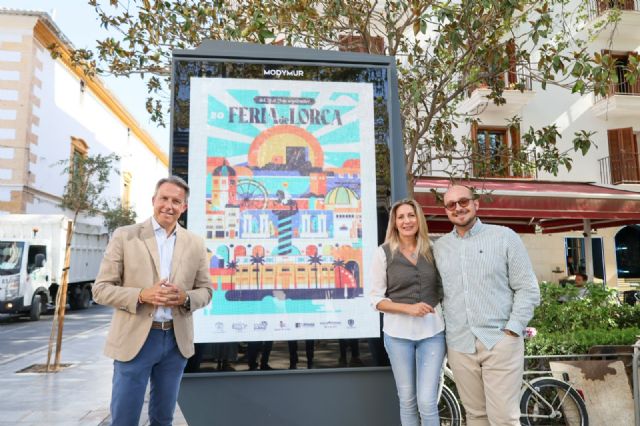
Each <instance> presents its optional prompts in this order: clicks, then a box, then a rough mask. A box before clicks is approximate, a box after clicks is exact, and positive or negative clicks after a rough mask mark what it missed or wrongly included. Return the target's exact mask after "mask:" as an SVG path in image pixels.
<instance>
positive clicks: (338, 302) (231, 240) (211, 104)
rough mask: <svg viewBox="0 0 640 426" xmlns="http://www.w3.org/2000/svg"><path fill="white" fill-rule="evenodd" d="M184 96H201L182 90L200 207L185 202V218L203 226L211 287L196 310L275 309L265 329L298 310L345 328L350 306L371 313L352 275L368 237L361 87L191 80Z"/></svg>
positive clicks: (371, 178) (360, 279)
mask: <svg viewBox="0 0 640 426" xmlns="http://www.w3.org/2000/svg"><path fill="white" fill-rule="evenodd" d="M195 86H198V87H199V89H198V91H197V92H196V91H195V89H196V87H195ZM204 86H206V87H204ZM192 93H198V95H197V96H199V97H200V98H204V100H203V101H202V102H201V103H200V105H201V108H200V109H198V107H194V104H193V99H194V96H192V127H194V126H193V123H194V122H201V123H200V125H199V127H200V128H201V129H200V132H199V138H198V139H197V140H196V141H195V143H196V144H201V145H204V149H203V150H202V151H203V152H202V154H204V155H202V157H201V158H202V160H201V164H202V170H200V176H201V177H200V178H198V179H197V180H198V181H199V182H201V181H204V183H203V185H201V190H202V191H203V192H204V197H203V199H204V200H205V202H204V205H202V206H198V207H195V206H193V205H191V206H190V210H189V211H190V216H189V223H190V227H191V222H192V218H194V219H196V221H197V222H198V223H200V226H201V227H203V228H204V232H203V234H202V235H205V241H206V244H207V248H208V250H209V251H210V255H211V257H210V264H209V271H210V274H211V281H212V285H213V289H214V298H213V302H212V305H211V306H210V308H208V309H205V311H204V313H203V315H204V316H211V317H220V318H224V317H225V316H227V317H228V316H234V315H235V316H244V319H246V318H247V315H252V316H253V315H255V317H253V318H252V319H251V322H254V320H256V319H257V318H262V319H264V318H267V317H268V316H270V315H274V314H275V315H280V316H279V317H278V318H281V320H279V321H278V322H276V323H273V321H272V323H273V330H272V331H276V329H278V328H280V329H283V328H285V329H286V328H289V326H288V325H287V324H288V323H287V322H286V321H284V320H283V319H282V318H285V317H283V316H282V315H297V318H298V319H300V318H303V319H304V320H305V322H303V323H299V322H298V323H292V324H291V326H292V327H293V328H295V327H296V324H297V325H298V326H299V325H300V324H305V323H306V320H307V319H309V318H310V317H308V315H312V317H314V318H315V319H316V320H318V321H320V320H321V319H326V320H336V321H330V322H331V324H332V326H331V327H332V328H334V327H336V326H337V325H338V324H342V321H344V325H345V328H355V323H356V322H355V320H354V319H353V318H354V313H353V312H350V311H352V310H353V309H354V308H355V309H356V310H358V309H368V310H371V309H370V308H369V307H367V306H366V300H365V299H366V298H365V297H364V296H365V287H366V285H365V281H366V279H365V277H364V276H363V273H364V271H365V270H366V266H367V265H366V264H365V263H366V262H365V259H366V256H365V253H364V250H363V248H364V246H365V244H364V239H366V238H365V237H364V235H365V234H367V233H369V234H371V235H372V236H374V237H375V232H376V230H375V175H374V174H373V172H374V167H375V165H374V160H373V126H372V120H373V118H372V107H371V105H372V103H371V102H372V92H371V86H370V85H369V84H367V83H338V84H336V83H331V84H329V83H319V82H284V81H261V80H240V79H233V80H232V79H192ZM194 113H195V115H194ZM198 114H199V115H198ZM198 117H199V118H200V120H198ZM194 130H195V129H194ZM197 134H198V133H196V135H197ZM192 138H194V132H193V131H192ZM367 145H371V147H367ZM190 155H193V154H192V153H191V152H190ZM198 158H200V157H198ZM190 164H193V162H191V161H190ZM367 168H368V170H367V171H365V173H364V174H363V169H367ZM189 181H190V183H191V182H193V181H194V180H193V179H192V175H191V170H190V178H189ZM372 184H373V188H370V187H371V186H372ZM196 208H198V209H201V210H200V211H195V212H194V210H195V209H196ZM369 241H373V244H374V246H375V241H376V240H375V238H373V239H371V238H370V239H369ZM369 245H370V244H369ZM369 257H370V256H369ZM349 302H351V303H349ZM318 314H321V316H317V315H318ZM327 315H329V317H327ZM341 317H344V318H341ZM347 317H348V318H347ZM376 318H377V317H376ZM270 319H271V320H273V317H270ZM338 319H340V321H338ZM349 319H351V323H350V322H349ZM217 324H218V327H220V326H221V325H222V328H224V327H225V325H226V326H227V327H230V328H232V329H233V328H234V327H235V328H236V329H238V328H241V329H243V330H242V331H243V332H247V331H245V330H244V329H245V328H249V329H251V328H252V327H251V326H250V325H249V324H244V323H243V325H242V326H241V325H238V324H237V321H236V323H230V324H225V322H224V321H223V322H217ZM254 324H259V326H260V327H263V328H271V327H270V326H269V322H266V321H259V322H254ZM306 324H311V323H306ZM349 324H351V325H350V326H349ZM318 325H320V324H318ZM325 325H326V324H325ZM314 327H315V323H314ZM237 331H238V330H237ZM251 331H253V330H251ZM376 331H377V330H376ZM261 332H263V333H264V332H268V330H261Z"/></svg>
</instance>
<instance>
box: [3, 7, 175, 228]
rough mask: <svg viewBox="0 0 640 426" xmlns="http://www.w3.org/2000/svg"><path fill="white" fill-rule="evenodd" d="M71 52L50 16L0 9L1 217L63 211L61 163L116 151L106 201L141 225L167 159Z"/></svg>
mask: <svg viewBox="0 0 640 426" xmlns="http://www.w3.org/2000/svg"><path fill="white" fill-rule="evenodd" d="M54 45H55V46H57V52H58V53H59V55H58V56H56V57H52V54H51V49H52V46H54ZM70 48H72V45H71V43H70V42H69V40H68V39H67V38H66V37H65V36H64V34H63V33H62V32H61V31H60V29H59V28H58V27H57V26H56V24H55V23H54V22H53V21H52V19H51V18H50V17H49V15H47V14H46V13H43V12H31V11H18V10H7V9H0V214H10V213H45V214H46V213H59V212H60V211H61V209H60V207H59V203H60V201H61V196H62V194H63V191H64V187H65V185H66V183H67V182H68V179H69V176H68V175H64V174H63V173H62V170H63V168H64V167H65V166H66V164H62V163H61V162H64V161H65V160H68V161H73V158H74V157H75V156H87V155H96V154H102V155H108V154H111V153H116V154H117V155H118V156H119V157H120V160H119V161H118V162H117V163H116V165H115V167H114V170H113V171H112V173H111V177H110V183H109V185H108V187H107V188H106V190H105V193H104V194H103V195H104V197H105V198H106V199H108V200H110V201H111V203H112V205H113V204H114V203H117V202H120V203H121V204H122V205H124V206H130V207H132V208H133V209H134V210H135V211H136V213H137V215H138V218H139V219H144V218H145V217H148V216H150V215H151V213H152V208H151V200H150V197H151V194H152V193H153V190H154V184H155V182H156V181H157V180H158V179H159V178H160V177H163V176H166V175H167V169H168V158H167V155H166V153H165V152H163V151H162V150H161V149H160V148H159V146H158V145H157V144H156V142H155V141H154V140H153V139H152V138H151V136H150V135H149V134H148V133H146V132H145V131H144V130H142V129H141V128H140V126H139V125H138V124H137V123H136V121H135V119H134V118H133V117H132V116H131V114H130V113H129V112H128V111H127V109H126V108H125V107H124V105H122V103H120V101H118V100H117V99H116V97H115V96H114V95H113V94H112V93H111V92H110V91H109V90H108V89H107V88H106V87H105V85H104V84H103V82H102V81H101V80H100V79H99V78H97V77H94V78H90V77H87V76H85V75H84V73H83V71H82V70H81V69H79V68H78V67H74V66H73V65H72V63H71V60H70V59H69V51H70ZM94 220H97V221H100V219H99V218H98V219H94Z"/></svg>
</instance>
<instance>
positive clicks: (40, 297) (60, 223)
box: [0, 214, 108, 321]
mask: <svg viewBox="0 0 640 426" xmlns="http://www.w3.org/2000/svg"><path fill="white" fill-rule="evenodd" d="M68 222H69V219H68V218H67V217H66V216H64V215H33V214H11V215H5V216H0V313H11V314H27V315H29V317H30V318H31V320H33V321H37V320H38V319H39V318H40V314H41V313H42V312H43V311H45V310H46V307H47V304H48V303H55V300H56V293H57V291H58V288H59V286H60V285H61V284H62V272H63V268H64V255H65V245H66V239H67V227H68ZM107 242H108V234H107V232H106V229H104V228H103V227H101V226H96V225H89V224H85V223H77V224H76V226H75V228H74V232H73V238H72V240H71V264H70V268H69V279H68V283H69V287H68V293H67V300H68V302H69V305H70V307H71V309H85V308H87V307H89V305H90V303H91V285H92V284H93V281H94V280H95V278H96V276H97V275H98V270H99V268H100V262H101V261H102V257H103V255H104V250H105V248H106V246H107Z"/></svg>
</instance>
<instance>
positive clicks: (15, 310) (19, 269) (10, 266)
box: [0, 239, 52, 321]
mask: <svg viewBox="0 0 640 426" xmlns="http://www.w3.org/2000/svg"><path fill="white" fill-rule="evenodd" d="M49 252H50V249H49V247H48V246H47V244H46V243H45V242H38V241H28V240H17V239H16V240H14V239H2V240H0V313H9V314H20V313H21V314H24V313H28V314H29V317H30V318H31V319H32V320H34V321H37V320H38V319H40V315H41V313H42V312H44V311H45V310H46V306H47V303H51V302H52V300H51V295H50V293H49V288H50V286H51V277H52V274H51V265H50V262H47V258H48V253H49Z"/></svg>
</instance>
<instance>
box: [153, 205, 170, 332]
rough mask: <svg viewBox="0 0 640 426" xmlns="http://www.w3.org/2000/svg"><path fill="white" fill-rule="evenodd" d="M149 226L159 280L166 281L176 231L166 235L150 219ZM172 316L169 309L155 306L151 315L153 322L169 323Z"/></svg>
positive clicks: (155, 222)
mask: <svg viewBox="0 0 640 426" xmlns="http://www.w3.org/2000/svg"><path fill="white" fill-rule="evenodd" d="M151 224H152V225H153V231H154V232H155V234H156V241H157V242H158V256H159V259H160V279H165V278H166V279H167V280H169V277H170V275H171V260H172V259H173V248H174V247H175V245H176V230H175V228H174V229H173V232H172V233H171V235H167V231H165V230H164V228H163V227H161V226H160V224H159V223H158V222H157V221H156V219H155V218H154V217H153V216H152V217H151ZM172 319H173V315H172V314H171V307H168V306H157V307H156V310H155V312H154V313H153V320H154V321H171V320H172Z"/></svg>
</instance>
